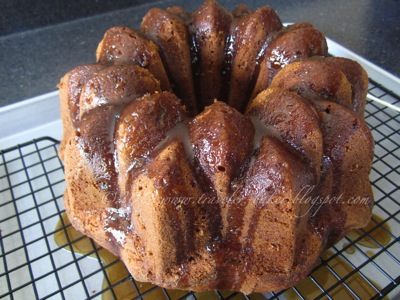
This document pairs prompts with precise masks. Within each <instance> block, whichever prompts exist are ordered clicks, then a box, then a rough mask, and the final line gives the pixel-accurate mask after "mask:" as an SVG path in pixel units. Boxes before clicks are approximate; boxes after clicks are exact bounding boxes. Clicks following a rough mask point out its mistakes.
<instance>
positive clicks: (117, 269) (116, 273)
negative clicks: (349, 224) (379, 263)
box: [54, 213, 391, 300]
mask: <svg viewBox="0 0 400 300" xmlns="http://www.w3.org/2000/svg"><path fill="white" fill-rule="evenodd" d="M373 218H374V220H376V221H377V222H378V223H380V222H382V221H383V220H382V219H381V218H379V217H378V216H376V215H374V216H373ZM62 221H63V222H62ZM62 221H61V220H59V221H58V223H57V226H56V231H57V232H56V233H55V235H54V239H55V242H56V244H57V245H58V246H59V247H63V248H64V249H65V250H68V251H72V250H73V251H74V252H75V253H79V254H82V255H89V256H90V257H93V258H97V255H96V253H95V250H94V248H93V245H94V246H95V248H96V251H97V253H98V255H99V257H100V260H101V262H102V264H103V266H104V267H105V272H106V275H107V276H106V277H107V278H104V279H103V284H102V289H103V290H106V291H105V292H104V293H103V294H102V299H103V300H111V299H132V298H135V297H137V296H138V295H139V294H138V292H137V289H136V288H135V286H134V284H133V282H132V281H131V280H130V278H129V276H130V275H129V273H128V271H127V269H126V268H125V266H124V264H123V263H122V262H121V261H119V260H118V258H117V257H115V256H114V255H113V254H111V253H110V252H108V251H107V250H105V249H101V250H99V249H100V248H101V247H100V246H99V245H97V244H96V243H94V242H92V241H91V240H90V239H89V238H88V237H86V236H85V235H83V234H82V233H80V232H79V231H77V230H76V229H75V228H73V227H72V226H68V225H69V224H70V222H69V220H68V217H67V215H66V214H65V213H64V214H63V215H62ZM66 226H68V227H67V228H65V227H66ZM374 227H376V223H375V222H373V221H370V223H369V224H368V225H367V227H366V228H365V231H369V230H371V229H372V228H374ZM385 229H386V230H387V231H386V230H385ZM388 232H391V229H390V227H389V225H387V224H384V225H383V226H380V227H378V228H376V229H375V230H374V231H372V232H371V233H370V235H369V236H367V237H364V238H362V239H361V240H359V241H358V242H357V243H358V244H359V245H362V246H364V247H367V248H370V249H376V248H380V247H379V246H378V245H377V244H376V242H375V241H374V240H376V241H377V242H378V243H380V244H381V245H382V246H385V245H387V244H388V243H389V242H390V239H391V237H390V235H389V234H388ZM363 234H364V232H363V231H362V230H353V231H351V232H350V233H349V234H348V235H347V236H348V237H349V238H350V239H351V240H355V239H357V238H359V237H360V236H362V235H363ZM345 246H346V244H345V245H344V247H345ZM347 246H348V244H347ZM345 251H346V252H347V253H349V254H353V253H356V251H357V250H356V248H355V247H354V246H350V247H348V248H347V249H346V250H345ZM89 253H90V254H89ZM366 253H367V254H368V255H369V256H372V255H373V254H374V253H373V251H367V252H366ZM333 254H334V253H333V252H332V251H331V250H327V251H325V252H324V253H323V254H322V255H321V257H322V258H323V259H329V257H331V256H332V255H333ZM328 264H329V266H330V268H332V269H333V270H334V271H335V272H336V273H337V275H338V276H340V277H341V278H343V277H345V276H346V275H348V274H349V273H350V272H352V271H353V267H351V266H350V265H349V264H348V263H347V262H346V261H345V260H343V259H342V258H340V257H339V256H336V257H334V258H333V259H331V260H329V261H328ZM312 277H313V278H314V280H316V281H317V282H318V284H320V285H321V286H322V287H323V288H324V289H327V288H329V287H331V286H332V285H335V284H337V282H338V279H337V278H336V277H335V276H334V275H333V273H332V272H331V271H330V270H328V269H327V268H326V267H325V266H324V267H320V268H319V269H317V270H316V271H315V272H313V273H312ZM369 281H370V282H371V283H372V284H374V285H375V286H376V287H377V288H378V287H379V286H378V285H377V284H376V283H374V282H373V281H372V280H369ZM345 283H346V284H347V285H348V286H349V287H350V288H351V289H352V290H353V291H354V292H355V293H356V294H357V295H358V296H359V297H361V299H365V298H370V297H372V296H374V295H376V291H375V290H374V289H373V288H372V287H371V286H370V283H368V281H366V280H365V279H364V278H363V277H362V276H361V275H360V274H358V273H354V274H353V275H352V276H350V278H348V279H347V280H346V282H345ZM114 285H115V286H114ZM110 286H114V287H113V288H112V291H111V290H110V289H109V287H110ZM136 286H137V288H138V290H139V292H140V293H141V294H145V295H144V296H142V299H144V300H156V299H166V296H165V294H164V292H163V290H162V289H161V288H157V287H156V286H155V285H153V284H151V283H145V282H137V281H136ZM296 288H297V289H298V290H299V291H300V292H301V293H302V294H303V295H307V297H308V298H314V297H317V296H319V295H320V294H321V290H320V289H319V288H318V286H317V285H316V284H315V283H314V282H313V281H312V280H311V279H310V278H309V277H306V278H305V279H303V280H302V281H301V282H300V283H298V284H297V285H296ZM146 291H148V293H146ZM96 292H98V291H93V293H96ZM167 292H168V295H169V297H170V298H171V299H179V298H180V297H183V296H184V295H187V291H179V290H167ZM220 293H221V294H222V295H223V296H224V297H227V296H229V295H231V294H232V292H228V291H220ZM194 294H195V297H196V299H199V300H207V299H219V298H218V296H217V295H216V294H215V293H214V292H203V293H194ZM283 295H285V296H286V297H288V298H289V299H298V298H299V297H298V295H297V294H296V292H295V291H294V290H292V289H288V290H287V291H286V292H285V293H284V294H283ZM329 295H330V296H331V297H333V298H335V299H336V298H337V299H347V298H352V297H353V295H352V294H351V293H350V291H349V290H348V289H347V288H346V287H345V286H343V285H342V284H340V285H338V286H337V287H336V288H335V289H334V290H332V291H331V292H330V293H329ZM250 298H251V299H255V300H259V299H260V300H261V299H265V297H264V296H263V295H262V294H259V293H254V294H252V295H250Z"/></svg>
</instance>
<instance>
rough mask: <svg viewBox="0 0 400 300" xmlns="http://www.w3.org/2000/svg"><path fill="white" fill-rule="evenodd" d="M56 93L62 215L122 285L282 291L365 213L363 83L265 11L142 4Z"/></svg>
mask: <svg viewBox="0 0 400 300" xmlns="http://www.w3.org/2000/svg"><path fill="white" fill-rule="evenodd" d="M96 56H97V62H96V63H94V64H88V65H84V66H79V67H76V68H75V69H73V70H72V71H70V72H69V73H68V74H66V75H65V76H64V77H63V78H62V80H61V82H60V84H59V88H60V96H61V114H62V121H63V126H64V137H63V140H62V144H61V147H60V152H59V153H60V157H61V159H62V160H63V162H64V164H65V176H66V191H65V198H64V201H65V208H66V211H67V214H68V217H69V219H70V221H71V223H72V224H73V226H75V227H76V228H77V229H79V230H80V231H82V232H83V233H85V234H86V235H88V236H90V237H92V238H93V239H94V240H95V241H96V242H97V243H98V244H100V245H101V246H103V247H104V248H106V249H108V250H109V251H111V252H112V253H114V254H115V255H118V256H119V257H120V258H121V259H122V260H123V261H124V263H125V264H126V266H127V268H128V270H129V271H130V273H131V274H132V276H133V277H134V278H135V279H136V280H139V281H148V282H152V283H155V284H157V285H160V286H163V287H167V288H173V289H190V290H194V291H205V290H212V289H224V290H235V291H242V292H245V293H251V292H253V291H273V290H279V289H283V288H286V287H289V286H292V285H294V284H296V283H297V282H298V281H300V280H301V279H302V278H303V277H304V276H306V275H307V274H308V273H309V272H310V271H311V270H312V268H313V266H314V265H315V263H316V261H317V260H318V257H319V255H320V253H321V251H323V250H324V249H326V248H328V247H330V246H331V245H333V244H334V243H336V242H337V241H338V240H339V239H341V238H342V237H343V236H344V235H346V233H347V232H349V231H350V230H351V229H353V228H358V227H363V226H365V225H366V224H367V223H368V221H369V218H370V214H371V208H372V205H373V195H372V191H371V186H370V182H369V173H370V169H371V163H372V158H373V147H374V145H373V140H372V136H371V132H370V130H369V129H368V127H367V125H366V123H365V121H364V119H363V114H364V106H365V101H366V93H367V84H368V81H367V75H366V73H365V71H364V70H363V68H362V67H361V66H360V65H359V64H358V63H356V62H354V61H351V60H349V59H345V58H334V57H327V44H326V40H325V38H324V36H323V35H322V34H321V33H320V32H319V31H318V30H317V29H315V28H314V27H313V26H312V25H311V24H309V23H300V24H294V25H290V26H287V27H284V26H283V25H282V23H281V21H280V19H279V17H278V16H277V14H276V13H275V11H274V10H273V9H272V8H271V7H268V6H265V7H261V8H259V9H257V10H255V11H250V10H249V9H248V8H247V7H246V6H244V5H240V6H238V7H237V8H235V9H234V10H233V11H232V12H229V11H227V10H225V9H224V8H223V7H221V6H220V5H219V4H217V3H216V2H215V1H213V0H206V1H205V2H204V3H203V4H202V5H201V6H200V7H199V8H198V9H197V10H196V11H194V12H193V13H188V12H187V11H185V10H184V9H183V8H181V7H172V8H169V9H167V10H161V9H158V8H154V9H151V10H150V11H149V12H148V13H147V14H146V16H145V17H144V19H143V22H142V24H141V27H140V29H130V28H127V27H114V28H111V29H110V30H108V31H107V32H106V33H105V36H104V38H103V40H102V41H101V43H100V45H99V47H98V49H97V53H96Z"/></svg>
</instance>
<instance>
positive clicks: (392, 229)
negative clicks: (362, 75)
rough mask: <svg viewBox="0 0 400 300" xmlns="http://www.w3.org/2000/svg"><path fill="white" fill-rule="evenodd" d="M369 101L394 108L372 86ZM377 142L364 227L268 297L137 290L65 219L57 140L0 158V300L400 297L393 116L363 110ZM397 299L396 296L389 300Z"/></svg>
mask: <svg viewBox="0 0 400 300" xmlns="http://www.w3.org/2000/svg"><path fill="white" fill-rule="evenodd" d="M369 93H370V94H372V95H373V96H375V97H378V98H379V99H381V100H384V101H386V102H388V103H391V104H393V105H397V106H399V103H400V99H399V97H397V96H396V95H394V94H392V93H390V92H388V91H387V90H385V89H384V88H383V87H379V86H377V85H376V84H374V83H373V82H370V87H369ZM365 118H366V121H367V123H368V124H369V126H370V128H371V129H372V132H373V136H374V139H375V142H376V147H375V155H374V164H373V169H372V172H371V182H372V184H373V191H374V195H375V201H376V202H375V206H374V209H373V217H372V220H371V222H370V224H369V226H368V227H367V228H365V229H363V230H357V231H353V232H352V233H351V234H349V235H348V236H346V237H345V238H344V239H343V240H341V241H340V242H339V243H337V244H336V245H335V246H334V247H332V248H331V249H329V250H327V251H325V252H324V253H323V255H321V259H320V263H319V264H318V265H317V266H316V267H315V269H314V271H313V272H312V273H311V274H310V275H309V276H308V277H307V278H305V279H304V280H303V281H302V282H300V283H299V284H298V285H296V286H295V287H293V288H291V289H288V290H285V291H279V292H276V293H267V294H252V295H243V294H240V293H232V292H226V291H215V292H209V293H194V292H189V291H172V290H166V289H162V288H159V287H157V286H153V285H150V284H147V283H140V282H136V281H135V280H134V279H133V278H132V277H131V276H130V275H129V273H128V272H127V271H126V269H125V268H124V266H123V265H122V263H121V262H120V261H119V260H118V259H117V258H115V257H113V256H112V255H110V254H109V253H108V252H107V251H105V250H104V249H101V248H100V247H99V246H98V245H96V244H95V243H94V242H93V241H92V240H90V239H89V238H87V237H85V236H82V235H80V234H79V233H78V232H76V231H75V230H74V229H73V228H72V227H71V225H70V224H69V222H68V219H67V218H66V217H65V214H64V204H63V192H64V188H65V182H64V173H63V166H62V164H61V162H60V160H59V158H58V156H57V150H58V145H59V143H58V141H56V140H53V139H51V138H41V139H37V140H33V141H30V142H27V143H25V144H21V145H17V146H15V147H13V148H10V149H5V150H1V151H0V298H4V299H122V298H123V299H149V300H150V299H311V298H316V299H320V298H323V299H345V298H353V299H367V298H374V299H381V298H384V297H385V298H391V297H397V296H399V295H400V286H399V283H400V237H399V232H400V204H399V199H400V190H399V188H398V183H399V182H400V114H399V113H398V112H396V111H394V110H392V109H390V108H388V107H385V106H382V105H381V104H379V103H376V102H371V101H368V103H367V107H366V115H365ZM396 295H397V296H396Z"/></svg>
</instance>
